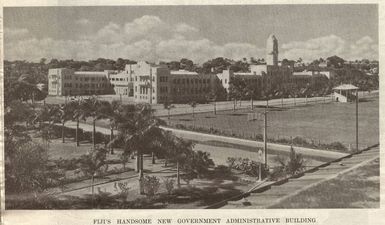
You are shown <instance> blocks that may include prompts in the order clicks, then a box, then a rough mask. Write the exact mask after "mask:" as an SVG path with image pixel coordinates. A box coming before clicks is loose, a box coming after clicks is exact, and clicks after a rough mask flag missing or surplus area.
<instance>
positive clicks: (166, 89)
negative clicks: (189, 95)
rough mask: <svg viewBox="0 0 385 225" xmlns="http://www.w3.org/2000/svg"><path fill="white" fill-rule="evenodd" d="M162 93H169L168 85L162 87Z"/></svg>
mask: <svg viewBox="0 0 385 225" xmlns="http://www.w3.org/2000/svg"><path fill="white" fill-rule="evenodd" d="M159 90H160V93H167V92H168V88H167V87H160V89H159Z"/></svg>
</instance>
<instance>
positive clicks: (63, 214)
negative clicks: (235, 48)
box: [0, 0, 385, 225]
mask: <svg viewBox="0 0 385 225" xmlns="http://www.w3.org/2000/svg"><path fill="white" fill-rule="evenodd" d="M0 1H1V0H0ZM368 3H372V4H379V62H380V71H382V65H385V63H384V60H385V42H384V40H385V36H384V35H385V33H384V28H385V1H384V0H378V1H373V0H370V1H364V0H350V1H345V0H334V1H333V0H323V1H322V0H315V1H310V0H286V1H283V0H274V1H272V0H270V1H269V0H259V1H257V0H242V1H241V0H228V1H224V0H221V1H214V0H200V1H193V0H166V1H159V0H147V1H143V0H142V1H138V0H109V1H107V0H106V1H102V0H62V1H61V0H3V2H2V5H3V6H5V7H19V6H91V5H92V6H94V5H95V6H96V5H99V6H107V5H109V6H112V5H243V4H250V5H256V4H368ZM2 16H3V12H2V10H1V13H0V20H1V22H0V23H1V26H0V31H2ZM341 16H343V15H341ZM0 33H1V35H2V32H0ZM1 40H3V39H2V37H1ZM1 44H2V43H1ZM0 51H1V56H2V55H3V46H2V45H1V48H0ZM0 60H1V62H0V68H1V70H0V77H1V78H2V76H3V70H2V68H3V65H2V64H3V61H2V57H0ZM382 74H383V72H382ZM380 87H381V88H380V142H383V140H384V138H385V136H384V128H383V127H384V126H383V125H384V124H385V116H383V115H384V104H383V101H382V99H384V88H385V86H384V79H383V78H382V77H381V75H380ZM0 89H2V86H0ZM0 101H1V102H2V95H1V96H0ZM1 110H2V109H1ZM1 115H2V113H1ZM1 120H2V119H1ZM2 122H3V121H0V125H1V126H2ZM0 130H1V131H2V130H3V129H0ZM0 135H2V133H0ZM1 140H2V138H1ZM0 147H1V148H2V143H0ZM380 147H381V148H380V149H381V161H380V165H381V169H380V177H381V180H382V181H383V182H382V184H381V207H380V209H283V210H278V209H264V210H246V209H244V210H234V209H227V210H224V209H219V210H199V209H190V210H51V211H47V210H7V211H6V212H5V211H2V213H1V214H2V217H3V219H5V220H4V221H2V222H3V224H6V225H31V224H36V225H45V224H47V225H64V224H73V225H87V224H93V219H97V218H111V219H116V218H153V220H154V221H153V224H157V223H156V219H158V218H173V219H174V220H176V219H177V218H197V217H200V218H203V217H209V218H218V217H220V218H229V217H259V218H269V217H279V218H284V217H315V218H316V219H317V222H316V223H315V224H327V225H344V224H347V225H356V224H357V225H365V224H375V225H377V224H378V225H380V224H385V207H384V206H385V205H384V197H385V188H384V181H385V179H384V178H385V166H384V164H385V161H384V148H383V147H382V146H380ZM0 157H1V158H0V162H1V159H3V151H2V153H1V154H0ZM2 168H3V167H0V172H1V169H2ZM0 175H1V174H0ZM2 184H3V182H1V183H0V187H1V197H2V202H1V203H2V204H1V207H3V206H4V204H3V203H4V202H3V196H4V189H3V186H2ZM4 222H5V223H4ZM174 222H175V223H173V224H177V223H176V221H174ZM112 224H116V223H115V222H114V221H113V223H112ZM222 224H224V223H222ZM281 224H286V223H281ZM186 225H187V224H186Z"/></svg>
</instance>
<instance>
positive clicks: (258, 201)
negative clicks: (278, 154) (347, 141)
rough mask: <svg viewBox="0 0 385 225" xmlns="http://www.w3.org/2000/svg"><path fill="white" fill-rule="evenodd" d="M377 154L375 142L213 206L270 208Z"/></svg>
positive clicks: (364, 163)
mask: <svg viewBox="0 0 385 225" xmlns="http://www.w3.org/2000/svg"><path fill="white" fill-rule="evenodd" d="M379 157H380V151H379V146H378V145H377V146H375V147H372V148H369V149H366V150H364V151H362V152H359V153H357V154H352V155H348V156H346V157H343V158H341V159H338V160H335V161H333V162H330V163H326V164H324V165H322V166H320V167H318V168H314V169H312V170H309V171H307V172H305V173H304V174H302V176H298V177H297V178H294V177H293V178H289V179H287V180H283V181H280V182H277V183H272V184H269V185H266V186H263V187H262V186H261V187H260V188H257V189H254V190H253V191H251V192H249V193H248V194H246V195H245V196H244V198H242V199H237V200H233V201H227V202H223V204H222V205H217V206H213V207H212V208H228V209H235V208H248V209H262V208H263V209H265V208H273V206H274V205H275V204H278V203H279V202H281V201H283V200H285V199H287V198H290V197H292V196H294V195H297V194H299V193H301V192H302V191H305V190H307V189H309V188H311V187H314V186H316V185H318V184H320V183H323V182H325V181H328V180H331V179H333V178H336V177H337V176H339V175H342V174H345V173H347V172H349V171H352V170H354V169H356V168H358V167H361V166H363V165H366V164H367V163H370V162H372V161H373V160H376V159H379Z"/></svg>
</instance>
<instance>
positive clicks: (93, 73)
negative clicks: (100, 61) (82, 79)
mask: <svg viewBox="0 0 385 225" xmlns="http://www.w3.org/2000/svg"><path fill="white" fill-rule="evenodd" d="M74 74H75V75H104V76H105V75H106V74H107V72H101V71H76V72H75V73H74Z"/></svg>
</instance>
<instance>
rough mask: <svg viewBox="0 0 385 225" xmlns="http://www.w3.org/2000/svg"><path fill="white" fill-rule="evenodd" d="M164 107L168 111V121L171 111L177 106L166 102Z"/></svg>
mask: <svg viewBox="0 0 385 225" xmlns="http://www.w3.org/2000/svg"><path fill="white" fill-rule="evenodd" d="M163 107H164V108H165V109H167V119H168V120H170V110H171V109H172V108H174V107H175V106H174V105H172V104H171V102H170V101H168V100H166V101H165V102H164V103H163Z"/></svg>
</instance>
